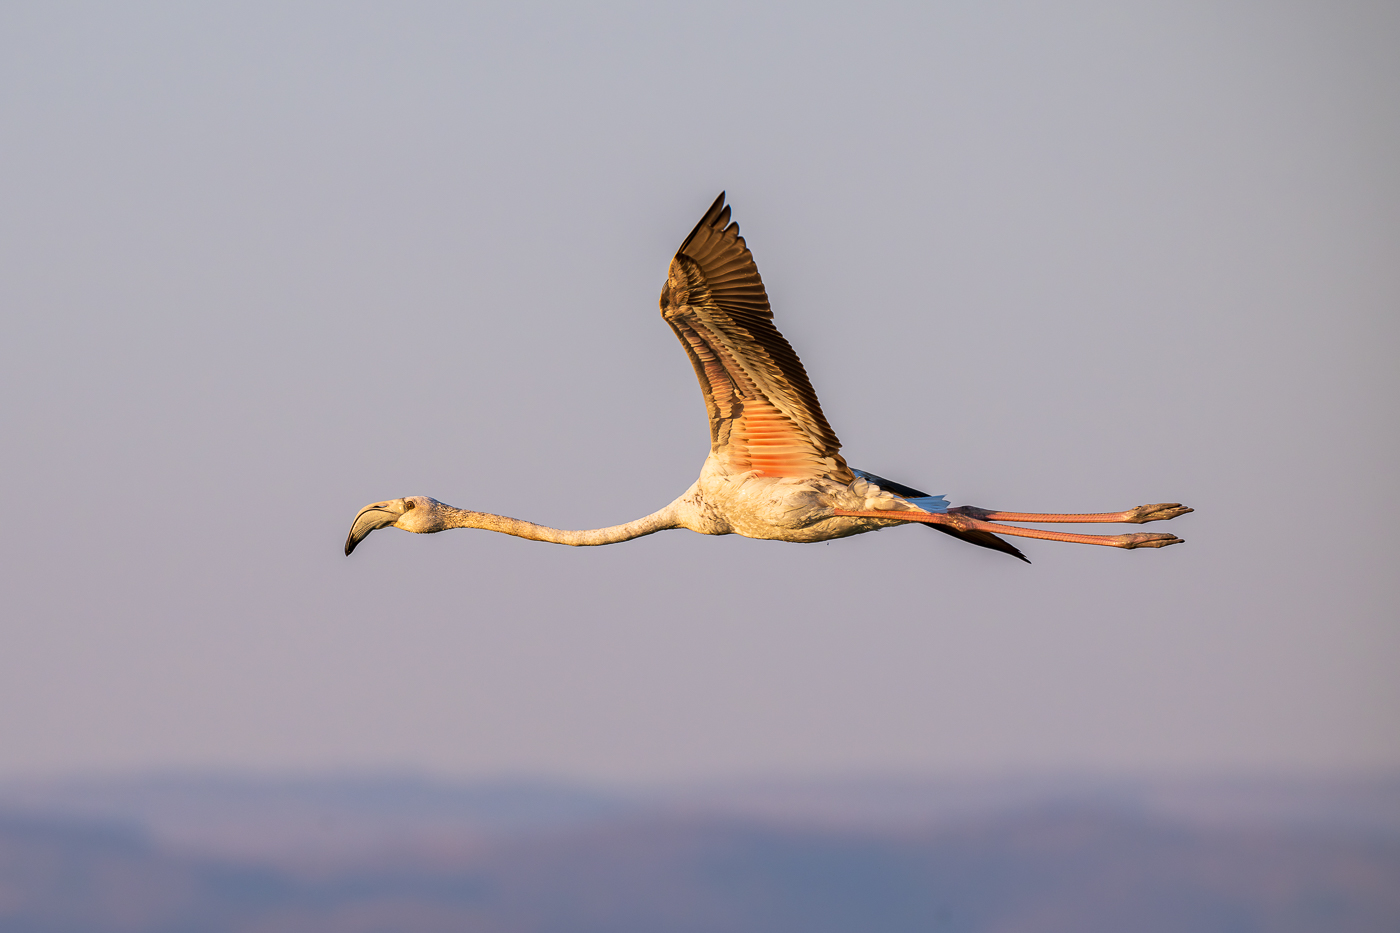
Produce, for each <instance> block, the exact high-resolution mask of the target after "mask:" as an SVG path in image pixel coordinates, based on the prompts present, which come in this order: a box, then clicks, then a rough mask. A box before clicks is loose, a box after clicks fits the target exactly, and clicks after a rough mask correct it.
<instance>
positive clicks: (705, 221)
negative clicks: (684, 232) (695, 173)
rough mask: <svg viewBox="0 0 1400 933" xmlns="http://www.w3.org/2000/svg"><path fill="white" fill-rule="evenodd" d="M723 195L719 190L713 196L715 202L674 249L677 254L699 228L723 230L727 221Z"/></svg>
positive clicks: (727, 216)
mask: <svg viewBox="0 0 1400 933" xmlns="http://www.w3.org/2000/svg"><path fill="white" fill-rule="evenodd" d="M724 195H725V192H723V191H721V192H720V193H719V197H717V198H715V203H713V204H711V205H710V209H709V210H707V211H706V212H705V216H704V217H701V218H700V222H699V223H698V224H696V225H695V229H694V230H692V231H690V236H688V237H686V238H685V241H684V242H682V243H681V246H680V249H678V250H676V255H677V256H679V255H680V254H681V253H683V252H685V248H686V247H687V246H689V245H690V244H691V241H693V240H694V239H695V236H696V234H698V233H699V232H700V231H701V230H703V229H705V228H706V227H710V228H711V229H715V230H723V229H724V227H725V225H726V224H728V223H729V208H728V207H727V206H726V205H725V203H724ZM736 232H737V231H736Z"/></svg>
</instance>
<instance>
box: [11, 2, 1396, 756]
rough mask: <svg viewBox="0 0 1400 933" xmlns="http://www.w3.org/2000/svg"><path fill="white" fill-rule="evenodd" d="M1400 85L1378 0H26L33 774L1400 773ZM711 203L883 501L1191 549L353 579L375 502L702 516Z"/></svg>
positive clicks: (678, 555) (447, 568)
mask: <svg viewBox="0 0 1400 933" xmlns="http://www.w3.org/2000/svg"><path fill="white" fill-rule="evenodd" d="M1397 45H1400V8H1397V7H1396V5H1395V4H1391V3H1384V2H1376V3H1366V2H1355V0H1342V2H1326V3H1323V2H1320V0H1317V2H1289V0H1284V2H1270V3H1263V2H1257V3H1255V2H1219V0H1210V2H1191V0H1178V2H1157V0H1144V2H1141V3H1132V4H1121V3H1109V2H1092V0H1069V2H1066V3H1059V4H1041V3H1032V2H990V3H967V2H931V3H919V4H861V5H859V8H857V5H854V4H800V5H799V4H792V5H783V4H776V3H743V4H741V3H723V2H721V3H710V4H704V5H701V6H697V5H694V4H655V3H648V4H642V3H637V4H588V5H582V4H579V5H566V4H539V3H533V4H532V3H510V4H504V3H503V4H470V3H426V2H401V3H395V4H375V3H354V2H336V3H313V2H277V3H259V2H251V3H245V2H239V3H232V2H206V3H200V4H183V3H141V2H133V3H125V4H118V5H113V4H98V3H91V4H68V3H22V2H21V3H8V4H5V5H4V6H3V7H0V125H3V126H4V128H5V129H4V131H3V134H0V166H3V171H0V251H3V255H4V257H5V258H4V262H3V264H0V266H2V267H3V271H0V308H3V313H2V314H0V393H3V402H2V403H0V431H3V436H4V438H5V443H4V445H3V464H4V469H3V476H4V478H5V489H6V493H7V497H8V505H7V509H6V512H7V516H8V519H9V520H8V521H6V522H5V523H4V524H3V529H2V530H0V567H2V568H3V569H2V570H0V573H3V582H4V589H5V592H6V599H5V608H4V610H3V614H2V615H0V777H5V776H10V777H15V776H43V775H67V774H128V773H130V774H137V773H149V772H161V771H196V772H200V771H243V772H253V773H269V774H284V773H287V774H290V773H310V772H344V771H393V772H414V773H422V774H428V775H434V776H440V777H446V778H453V779H473V778H484V777H497V776H503V775H527V774H528V775H542V776H554V777H560V778H565V779H572V780H582V781H600V782H657V781H663V782H664V781H695V780H701V781H703V780H716V779H729V778H748V777H784V778H822V777H832V776H843V775H862V774H872V775H873V774H879V775H895V774H897V775H932V776H937V775H954V774H957V775H964V774H1011V773H1068V774H1079V773H1083V774H1105V773H1111V774H1149V775H1162V774H1233V773H1242V772H1249V773H1257V772H1266V773H1290V774H1292V773H1298V774H1326V775H1333V774H1341V775H1351V774H1372V773H1385V772H1390V773H1393V772H1394V771H1395V770H1396V769H1397V768H1400V728H1397V726H1400V676H1397V673H1400V672H1398V671H1397V667H1400V663H1398V662H1400V612H1397V602H1400V599H1397V596H1400V594H1398V593H1397V590H1398V589H1400V587H1397V583H1396V579H1397V575H1396V574H1395V572H1394V569H1393V567H1394V563H1395V559H1394V541H1393V538H1394V536H1395V534H1396V525H1397V519H1400V514H1397V513H1400V509H1397V506H1396V501H1397V500H1396V496H1395V493H1394V488H1393V487H1394V480H1395V478H1396V476H1397V475H1400V470H1397V467H1400V432H1397V430H1396V417H1395V413H1396V410H1397V404H1396V402H1397V399H1398V398H1400V391H1397V390H1400V385H1397V382H1400V379H1397V371H1398V368H1397V366H1396V365H1395V361H1396V359H1397V358H1400V340H1397V337H1400V315H1397V308H1400V259H1397V255H1400V174H1397V173H1396V172H1395V166H1396V165H1400V92H1398V91H1397V89H1400V58H1397V57H1396V56H1395V55H1394V49H1395V48H1396V47H1397ZM721 190H727V191H728V193H729V198H730V202H731V203H732V205H733V208H734V217H735V219H736V220H738V221H739V222H740V224H741V225H742V228H743V231H744V234H745V236H746V238H747V240H748V243H749V245H750V247H751V248H752V249H753V252H754V255H755V257H756V259H757V261H758V264H759V268H760V270H761V271H762V273H763V276H764V281H765V283H766V285H767V289H768V293H769V296H770V298H771V300H772V304H773V307H774V310H775V320H776V323H777V324H778V326H779V327H780V328H781V329H782V331H783V332H784V333H785V334H786V336H787V337H788V339H789V340H790V341H791V343H792V344H793V345H794V347H795V348H796V350H797V352H798V353H799V354H800V355H801V356H802V359H803V361H804V363H805V364H806V367H807V370H808V372H809V374H810V375H811V378H812V381H813V384H814V385H815V387H816V389H817V391H818V393H819V394H820V396H821V399H822V403H823V406H824V409H825V412H826V415H827V418H828V419H829V420H830V422H831V424H832V426H833V427H834V428H835V430H836V432H837V433H838V434H839V436H840V437H841V439H842V441H843V443H844V448H843V449H844V453H845V455H846V457H847V459H848V460H849V461H850V462H851V464H852V465H853V466H856V467H859V468H862V469H866V470H870V471H872V472H875V473H878V474H881V475H885V476H889V477H891V478H893V479H897V480H899V481H901V482H904V483H907V484H910V485H913V486H916V487H918V488H921V489H925V490H927V491H929V492H932V493H942V494H946V495H948V496H949V498H950V499H952V501H953V502H954V503H957V504H974V505H979V506H983V507H989V508H995V509H1003V510H1015V511H1032V510H1034V511H1066V512H1081V511H1109V510H1119V509H1126V508H1130V507H1132V506H1135V505H1138V504H1140V503H1147V502H1167V501H1180V502H1184V503H1186V504H1188V505H1190V506H1192V507H1194V508H1195V509H1196V511H1195V512H1194V513H1193V514H1190V515H1187V516H1185V517H1183V518H1180V519H1177V520H1176V521H1174V522H1172V523H1171V524H1170V525H1164V526H1156V527H1149V528H1147V529H1145V530H1167V531H1172V532H1175V533H1176V534H1179V535H1180V536H1182V537H1183V538H1185V539H1186V542H1187V543H1186V544H1185V545H1182V546H1177V547H1172V548H1168V549H1164V550H1137V551H1123V550H1119V549H1115V548H1093V547H1083V546H1077V545H1068V544H1056V543H1050V542H1036V541H1026V542H1024V545H1023V546H1024V550H1025V551H1026V553H1027V555H1028V556H1029V557H1030V558H1031V560H1032V561H1033V562H1034V563H1033V564H1032V565H1030V566H1027V565H1025V564H1022V563H1020V562H1018V561H1015V560H1013V559H1010V558H1008V557H1006V556H1004V555H1001V554H996V553H993V552H991V551H986V550H981V549H977V548H971V547H967V546H965V545H962V544H960V543H959V542H957V541H955V540H953V539H951V538H947V537H945V536H942V535H936V534H930V533H928V532H927V531H925V530H924V529H921V528H917V527H903V528H896V529H890V530H887V531H884V532H881V533H879V534H870V535H865V536H861V537H858V538H852V539H847V540H843V541H837V542H833V543H830V544H819V545H795V544H786V543H780V542H766V541H753V540H748V539H744V538H741V537H738V536H727V537H707V536H701V535H696V534H692V533H690V532H684V531H677V532H669V533H665V534H660V535H654V536H651V537H648V538H645V539H641V540H638V541H633V542H629V543H625V544H620V545H615V546H610V547H604V548H591V549H573V548H563V547H555V546H550V545H545V544H542V543H539V542H531V541H523V540H518V539H513V538H509V537H506V536H503V535H494V534H490V533H487V532H482V531H453V532H450V533H447V534H441V535H427V536H416V535H408V534H403V533H401V532H397V531H392V530H389V531H382V532H378V533H376V534H375V535H373V536H371V537H370V538H369V539H367V540H366V541H365V542H364V543H362V544H361V546H360V547H359V549H357V550H356V552H355V554H354V555H353V556H352V557H350V558H346V557H345V556H344V555H343V554H342V550H341V549H342V546H343V543H344V539H345V534H346V532H347V531H348V529H349V526H350V522H351V519H352V518H353V517H354V515H355V513H356V512H357V510H358V509H359V508H360V507H361V506H363V505H365V504H366V503H368V502H373V501H376V500H380V499H386V498H395V497H400V496H407V495H430V496H433V497H435V498H438V499H441V500H443V501H445V502H449V503H452V504H454V505H457V506H461V507H465V508H472V509H477V510H483V511H491V512H498V513H501V514H506V515H511V516H515V517H519V518H524V519H529V520H532V521H536V522H541V523H545V524H550V525H554V526H557V527H564V528H587V527H595V526H602V525H611V524H616V523H619V522H623V521H627V520H630V519H632V518H635V517H638V516H641V515H643V514H646V513H649V512H651V511H654V510H655V509H658V508H660V507H661V506H663V505H665V504H666V503H668V502H670V501H671V500H672V499H673V498H674V497H676V496H677V495H679V494H680V493H681V492H683V491H684V490H685V489H686V488H687V487H688V486H689V485H690V484H691V482H693V480H694V478H695V476H696V475H697V473H698V470H699V467H700V464H701V463H702V461H703V460H704V457H705V455H706V453H707V451H708V432H707V430H706V423H705V414H704V407H703V404H702V401H701V397H700V394H699V392H698V390H697V387H696V385H695V381H694V375H693V373H692V372H691V369H690V366H689V365H688V363H687V360H686V358H685V355H684V352H683V351H682V349H681V347H680V346H679V345H678V343H677V341H676V339H675V337H674V335H673V334H672V333H671V331H670V329H669V328H668V327H666V326H665V324H664V322H663V321H661V320H660V318H659V316H658V312H657V305H656V300H657V295H658V293H659V291H660V287H661V285H662V283H663V281H664V277H665V272H666V268H667V263H668V262H669V260H670V257H671V256H672V254H673V253H674V251H675V249H676V248H677V246H678V245H679V243H680V241H681V239H682V238H683V237H684V236H685V234H686V233H687V232H688V231H689V230H690V229H691V227H692V226H693V225H694V224H695V222H696V220H698V219H699V217H700V215H701V214H702V213H703V212H704V210H705V208H706V207H707V206H708V205H709V204H710V202H711V201H712V200H713V199H714V197H715V195H716V194H718V193H719V192H720V191H721ZM1067 530H1076V529H1073V528H1070V529H1067ZM1083 530H1095V529H1083ZM1097 530H1099V531H1103V530H1105V529H1103V528H1102V527H1100V528H1099V529H1097Z"/></svg>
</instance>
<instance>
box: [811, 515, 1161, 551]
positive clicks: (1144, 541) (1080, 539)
mask: <svg viewBox="0 0 1400 933" xmlns="http://www.w3.org/2000/svg"><path fill="white" fill-rule="evenodd" d="M979 511H980V510H979ZM1188 511H1189V510H1188ZM832 513H833V514H835V515H850V516H854V517H860V518H893V519H897V520H900V521H906V522H924V523H925V524H929V525H950V526H952V527H953V528H957V529H959V530H962V531H990V532H994V533H996V534H999V535H1012V536H1014V537H1018V538H1040V539H1041V540H1043V541H1067V542H1069V543H1071V544H1101V545H1104V546H1106V547H1121V548H1127V549H1129V550H1131V549H1133V548H1139V547H1166V546H1167V545H1169V544H1181V543H1183V542H1182V539H1181V538H1178V537H1177V536H1176V535H1167V534H1149V533H1143V532H1138V533H1136V534H1128V535H1076V534H1069V533H1067V532H1063V531H1042V530H1041V529H1039V528H1017V527H1015V526H1014V525H998V524H997V523H995V522H988V521H982V520H981V519H978V518H972V517H971V516H970V515H968V514H966V513H962V512H958V511H957V510H956V509H952V510H949V512H948V513H947V514H943V515H940V514H938V513H934V512H904V511H884V512H881V511H876V512H852V511H847V510H846V509H832ZM989 514H993V515H1008V514H1024V513H1006V512H993V513H989ZM1111 514H1129V513H1111ZM1032 520H1034V521H1057V520H1058V521H1083V520H1084V519H1083V517H1081V516H1074V517H1071V518H1066V517H1065V516H1060V517H1059V518H1058V519H1055V518H1052V519H1045V518H1037V519H1028V518H1020V519H1017V521H1032ZM1089 520H1090V521H1095V520H1097V521H1124V519H1092V518H1091V519H1089ZM1142 520H1143V521H1146V520H1147V519H1142Z"/></svg>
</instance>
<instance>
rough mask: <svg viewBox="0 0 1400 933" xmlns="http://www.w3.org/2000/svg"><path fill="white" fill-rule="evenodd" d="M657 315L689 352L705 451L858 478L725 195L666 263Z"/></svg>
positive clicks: (776, 467) (799, 473) (746, 462)
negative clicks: (781, 328)
mask: <svg viewBox="0 0 1400 933" xmlns="http://www.w3.org/2000/svg"><path fill="white" fill-rule="evenodd" d="M661 316H662V317H664V318H665V319H666V323H668V324H670V325H671V328H672V330H674V331H675V332H676V336H678V337H680V340H681V345H682V346H684V347H685V350H686V353H688V354H689V355H690V362H691V364H692V365H694V367H695V375H696V376H697V377H698V378H699V380H700V389H701V391H702V392H703V393H704V395H705V407H706V409H708V411H709V415H710V443H711V449H712V450H713V451H714V453H715V455H716V456H718V457H719V458H720V459H721V460H722V462H723V463H724V464H725V466H726V467H727V468H728V469H729V470H730V471H731V472H735V473H743V472H746V471H748V470H762V471H763V472H764V473H766V474H769V475H772V476H795V477H803V478H813V477H817V476H830V477H831V478H833V479H836V480H839V481H841V482H846V483H848V482H850V481H851V480H853V479H854V478H855V477H854V475H853V474H852V473H851V470H850V468H849V467H848V466H846V461H845V460H844V459H842V457H841V453H840V450H841V442H840V441H839V440H837V438H836V433H835V432H834V431H832V430H831V425H829V424H827V423H826V417H825V416H824V415H822V409H821V405H820V404H818V403H817V394H816V393H815V392H813V391H812V384H811V382H810V381H808V379H807V371H806V370H805V369H803V368H802V363H801V361H800V360H798V358H797V354H796V353H794V352H792V347H791V346H789V345H788V342H787V341H786V340H784V339H783V335H782V334H780V333H778V329H777V328H776V327H774V326H773V311H772V310H771V309H770V308H769V307H768V293H767V292H766V291H764V289H763V279H761V278H759V275H758V266H757V265H755V264H754V261H753V254H752V253H750V252H749V248H748V246H747V245H746V244H745V243H744V238H743V237H741V236H740V235H739V225H738V224H736V223H730V222H729V208H728V207H726V206H725V203H724V194H722V193H721V194H720V196H719V197H718V198H717V199H715V203H714V204H713V205H711V207H710V209H709V210H708V211H706V212H705V216H704V217H703V218H701V220H700V223H699V224H697V225H696V227H695V229H694V230H693V231H691V234H690V236H688V237H686V238H685V242H684V243H682V244H681V248H680V249H679V250H678V251H677V252H676V257H675V258H674V259H672V260H671V269H670V272H669V274H668V275H667V277H666V287H665V288H663V289H662V290H661Z"/></svg>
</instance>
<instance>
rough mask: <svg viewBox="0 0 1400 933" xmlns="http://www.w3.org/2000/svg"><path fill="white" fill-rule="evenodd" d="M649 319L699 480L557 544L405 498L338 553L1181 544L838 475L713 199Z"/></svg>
mask: <svg viewBox="0 0 1400 933" xmlns="http://www.w3.org/2000/svg"><path fill="white" fill-rule="evenodd" d="M661 316H662V317H663V318H665V320H666V323H668V324H670V325H671V329H672V330H674V331H675V332H676V336H677V337H679V338H680V341H681V345H682V346H683V347H685V352H686V353H687V355H689V357H690V362H691V365H693V366H694V367H695V375H696V376H697V377H699V379H700V390H701V392H703V393H704V395H705V407H706V409H707V410H708V411H709V415H710V443H711V446H710V455H709V456H708V457H707V458H706V459H705V465H704V466H703V467H702V468H701V470H700V478H699V479H698V480H696V481H695V484H694V485H693V486H691V487H690V488H689V489H688V490H686V492H685V494H684V495H683V496H681V497H680V498H679V499H677V500H676V501H675V502H672V503H671V504H670V505H668V506H666V507H665V508H664V509H662V510H661V511H659V512H653V513H652V514H651V515H648V516H646V517H644V518H639V519H637V520H636V521H632V522H628V523H626V524H625V525H614V526H612V527H610V528H594V529H591V530H588V531H562V530H560V529H558V528H550V527H548V526H545V525H535V524H532V523H530V522H526V521H521V520H520V519H517V518H507V517H506V516H504V515H492V514H491V513H489V512H471V511H468V510H466V509H458V508H454V507H452V506H450V505H446V504H444V503H442V502H439V501H437V500H436V499H432V498H429V497H428V496H410V497H408V498H405V499H392V500H389V501H387V502H376V503H374V504H373V505H367V506H365V507H364V508H363V509H361V510H360V513H359V514H358V515H356V516H355V522H354V524H353V525H352V526H351V528H350V536H349V537H348V538H346V539H345V553H346V554H347V555H349V554H350V552H351V551H353V550H354V549H355V545H357V544H359V543H360V541H361V540H363V539H364V537H365V536H366V535H368V534H369V533H370V532H371V531H374V530H375V529H376V528H384V527H387V526H390V525H392V526H393V527H395V528H402V529H403V530H404V531H412V532H416V533H418V534H431V533H433V532H437V531H445V530H446V529H448V528H484V529H486V530H487V531H499V532H503V533H505V534H509V535H516V536H517V537H521V538H530V539H531V540H534V541H548V542H550V543H553V544H571V545H597V544H616V543H617V542H619V541H630V540H631V539H632V538H640V537H642V536H643V535H649V534H652V533H654V532H657V531H665V530H667V529H670V528H689V529H690V530H691V531H698V532H700V533H701V534H706V535H726V534H741V535H745V536H747V537H750V538H771V539H774V540H778V541H797V542H803V543H807V542H813V541H829V540H831V539H833V538H844V537H847V536H849V535H858V534H864V533H865V532H867V531H878V530H880V529H882V528H889V527H891V526H894V525H900V524H903V523H905V522H921V523H923V524H925V525H927V526H928V527H930V528H934V529H936V530H938V531H942V532H944V533H946V534H950V535H952V536H953V537H955V538H960V539H962V540H963V541H966V542H968V543H969V544H975V545H978V546H980V547H985V548H992V549H994V550H998V551H1002V552H1005V553H1007V554H1011V555H1014V556H1015V557H1019V558H1020V559H1021V560H1026V557H1025V555H1024V554H1022V553H1021V552H1020V550H1019V549H1017V548H1016V547H1014V546H1013V545H1011V544H1010V543H1009V542H1006V541H1003V540H1002V539H1001V538H999V537H997V535H996V534H993V532H998V533H1000V534H1006V535H1014V536H1019V537H1023V538H1041V539H1043V540H1046V541H1069V542H1073V543H1077V544H1104V545H1108V546H1109V547H1121V548H1140V547H1166V546H1167V545H1169V544H1180V543H1181V539H1180V538H1178V537H1177V536H1176V535H1171V534H1145V533H1140V534H1123V535H1081V534H1066V533H1063V532H1058V531H1043V530H1041V529H1038V528H1018V527H1014V526H1011V525H1002V524H998V523H999V522H1076V523H1077V522H1128V523H1133V524H1142V523H1143V522H1155V521H1164V520H1166V519H1170V518H1176V517H1177V516H1178V515H1184V514H1185V513H1187V512H1190V511H1191V509H1188V508H1186V507H1184V506H1182V505H1181V504H1180V503H1176V502H1163V503H1157V504H1155V505H1140V506H1138V507H1137V508H1135V509H1129V510H1128V511H1126V512H1095V513H1092V514H1076V515H1069V514H1044V513H1032V512H999V511H996V510H994V509H982V508H978V507H976V506H970V505H967V506H961V507H959V508H949V507H948V501H947V500H946V499H945V498H943V497H942V496H930V495H928V494H927V493H923V492H920V491H919V490H917V489H912V488H910V487H908V486H905V485H903V484H901V483H896V482H893V481H891V480H887V479H885V478H883V477H880V476H876V475H875V474H873V473H867V472H864V471H861V470H853V469H851V468H850V467H849V466H847V465H846V461H845V459H844V458H843V457H842V456H841V453H840V449H841V443H840V442H839V441H838V440H837V439H836V434H835V433H834V432H833V431H832V430H831V426H830V425H829V424H827V422H826V418H825V417H824V416H823V415H822V410H821V406H820V405H818V404H817V396H816V393H815V392H813V391H812V385H811V383H810V382H809V381H808V379H807V372H806V370H804V369H803V368H802V363H801V362H800V361H799V360H798V359H797V354H795V353H793V352H792V347H791V346H789V345H788V342H787V341H786V340H785V339H783V335H782V334H780V333H778V330H777V328H775V327H774V326H773V312H772V310H771V309H770V308H769V307H768V294H767V292H765V291H764V289H763V280H762V279H761V278H759V275H758V266H757V265H755V264H754V260H753V254H752V253H750V252H749V248H748V246H747V245H746V244H745V243H744V238H743V237H741V236H740V235H739V225H738V224H737V223H730V221H729V208H728V207H727V206H725V203H724V194H723V193H721V194H720V196H719V197H718V198H716V199H715V203H714V204H713V205H711V206H710V209H709V210H708V211H706V212H705V216H704V217H703V218H701V220H700V223H698V224H697V225H696V226H695V229H694V230H692V231H691V233H690V236H688V237H686V238H685V242H684V243H682V244H681V248H680V249H679V250H678V251H677V252H676V256H675V258H674V259H672V260H671V268H670V271H669V273H668V274H667V276H666V285H665V287H664V288H662V289H661ZM1027 563H1029V561H1027Z"/></svg>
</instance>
